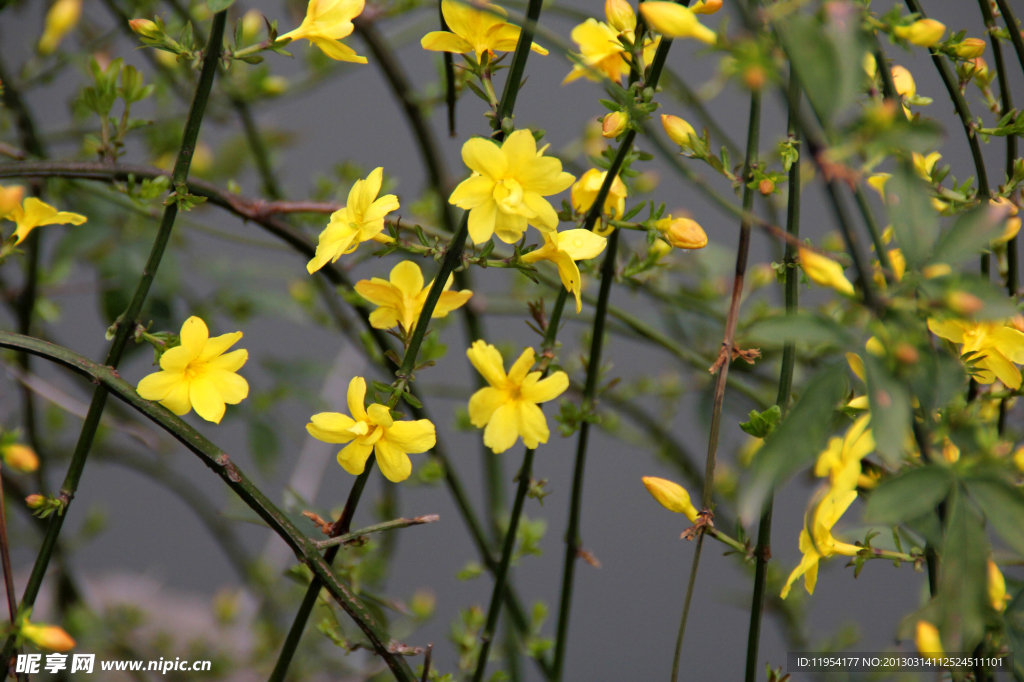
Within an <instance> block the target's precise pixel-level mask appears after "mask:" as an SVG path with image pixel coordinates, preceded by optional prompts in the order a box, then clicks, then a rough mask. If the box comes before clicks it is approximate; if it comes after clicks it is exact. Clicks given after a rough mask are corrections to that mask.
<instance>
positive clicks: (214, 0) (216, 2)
mask: <svg viewBox="0 0 1024 682" xmlns="http://www.w3.org/2000/svg"><path fill="white" fill-rule="evenodd" d="M233 4H235V0H206V6H207V7H208V8H209V9H210V11H211V12H214V13H217V12H223V11H224V10H226V9H227V8H228V7H231V5H233Z"/></svg>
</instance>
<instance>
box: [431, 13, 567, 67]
mask: <svg viewBox="0 0 1024 682" xmlns="http://www.w3.org/2000/svg"><path fill="white" fill-rule="evenodd" d="M474 4H475V5H476V6H477V7H479V8H480V9H477V7H474V6H472V5H468V4H466V3H464V2H460V1H459V0H441V13H442V14H443V15H444V20H445V23H446V24H448V29H449V30H447V31H431V32H430V33H428V34H427V35H425V36H423V39H422V40H421V41H420V45H421V46H422V47H423V49H424V50H432V51H434V52H456V53H458V54H469V53H470V52H473V53H475V54H476V59H477V61H480V60H481V59H483V56H484V54H489V55H491V56H492V57H493V56H494V53H495V52H511V51H512V50H514V49H516V43H518V42H519V34H520V32H521V29H520V28H519V27H518V26H516V25H514V24H510V23H508V22H507V21H505V17H507V16H508V12H506V11H505V10H504V9H503V8H501V7H499V6H498V5H492V4H489V3H487V2H482V1H481V2H476V3H474ZM530 49H532V50H533V51H534V52H536V53H537V54H542V55H545V54H547V53H548V51H547V50H545V49H544V48H543V47H541V46H540V45H538V44H537V43H531V44H530Z"/></svg>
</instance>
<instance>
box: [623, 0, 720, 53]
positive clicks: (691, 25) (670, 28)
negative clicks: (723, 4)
mask: <svg viewBox="0 0 1024 682" xmlns="http://www.w3.org/2000/svg"><path fill="white" fill-rule="evenodd" d="M702 9H704V8H702ZM640 13H641V14H642V15H644V20H645V21H646V22H647V25H648V26H650V27H651V29H652V30H654V31H656V32H657V33H660V34H661V35H663V36H665V37H666V38H696V39H697V40H699V41H701V42H702V43H707V44H708V45H714V44H715V42H717V40H718V36H717V35H715V32H714V31H712V30H711V29H710V28H708V27H707V26H704V25H703V24H701V23H700V21H699V20H698V19H697V14H696V12H695V11H694V10H692V9H690V8H688V7H683V6H682V5H677V4H676V3H674V2H655V0H647V2H642V3H640ZM704 13H708V12H704Z"/></svg>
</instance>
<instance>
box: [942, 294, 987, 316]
mask: <svg viewBox="0 0 1024 682" xmlns="http://www.w3.org/2000/svg"><path fill="white" fill-rule="evenodd" d="M946 306H947V307H948V308H949V309H950V310H952V311H953V312H954V313H956V314H958V315H964V316H970V315H974V314H975V313H976V312H978V311H980V310H981V309H982V308H984V307H985V303H984V302H983V301H982V300H981V299H980V298H978V297H977V296H975V295H974V294H969V293H967V292H966V291H951V292H949V293H948V294H946Z"/></svg>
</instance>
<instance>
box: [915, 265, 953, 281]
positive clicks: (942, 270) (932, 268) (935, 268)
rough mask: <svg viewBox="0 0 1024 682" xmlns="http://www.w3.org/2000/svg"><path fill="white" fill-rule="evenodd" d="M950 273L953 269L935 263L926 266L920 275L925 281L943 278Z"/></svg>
mask: <svg viewBox="0 0 1024 682" xmlns="http://www.w3.org/2000/svg"><path fill="white" fill-rule="evenodd" d="M951 272H953V268H951V267H949V265H948V264H947V263H935V264H933V265H927V266H925V267H924V268H923V269H922V270H921V274H922V275H924V278H925V279H935V278H936V277H945V276H946V275H948V274H949V273H951Z"/></svg>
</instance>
